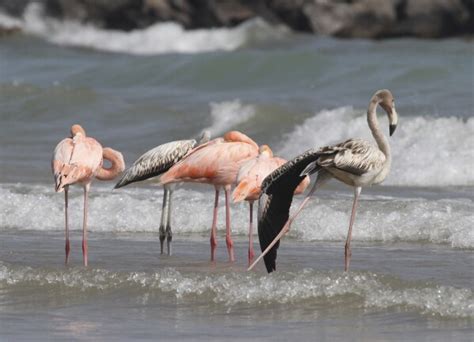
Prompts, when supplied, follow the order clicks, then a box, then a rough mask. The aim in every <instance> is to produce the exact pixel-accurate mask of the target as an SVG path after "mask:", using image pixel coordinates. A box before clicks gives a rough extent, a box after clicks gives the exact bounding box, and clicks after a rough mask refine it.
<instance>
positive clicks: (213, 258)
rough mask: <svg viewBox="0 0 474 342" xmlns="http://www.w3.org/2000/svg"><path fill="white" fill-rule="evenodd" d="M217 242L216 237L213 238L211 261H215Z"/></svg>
mask: <svg viewBox="0 0 474 342" xmlns="http://www.w3.org/2000/svg"><path fill="white" fill-rule="evenodd" d="M216 248H217V241H216V238H215V237H214V236H211V261H214V260H215V256H216Z"/></svg>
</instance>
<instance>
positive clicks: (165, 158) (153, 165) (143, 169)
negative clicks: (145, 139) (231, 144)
mask: <svg viewBox="0 0 474 342" xmlns="http://www.w3.org/2000/svg"><path fill="white" fill-rule="evenodd" d="M209 138H210V133H209V132H208V131H204V132H203V133H202V135H201V137H200V138H199V141H197V140H195V139H188V140H177V141H171V142H167V143H165V144H162V145H159V146H156V147H154V148H152V149H151V150H149V151H147V152H145V153H144V154H143V155H141V156H140V157H139V158H138V159H137V160H136V161H135V162H134V163H133V165H132V166H131V167H130V168H129V169H127V171H125V172H124V173H123V175H122V177H121V178H120V180H119V181H118V182H117V184H116V185H115V188H121V187H123V186H126V185H128V184H131V183H134V182H139V181H143V180H146V179H149V178H153V177H157V176H160V175H162V174H163V173H164V172H166V171H168V170H169V169H170V168H171V167H172V166H173V165H175V164H176V163H178V162H179V161H180V160H181V159H183V158H184V157H186V156H187V155H188V154H189V153H191V152H192V151H193V150H194V149H197V148H199V146H201V145H202V144H205V143H208V142H209ZM173 190H174V189H173V186H172V185H165V186H164V191H163V209H162V211H161V223H160V228H159V235H160V250H161V254H163V245H164V241H165V240H166V246H167V254H168V255H171V241H172V229H171V202H172V196H173Z"/></svg>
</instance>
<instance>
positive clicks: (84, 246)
mask: <svg viewBox="0 0 474 342" xmlns="http://www.w3.org/2000/svg"><path fill="white" fill-rule="evenodd" d="M89 188H90V184H86V185H85V186H84V218H83V223H82V259H83V261H84V266H87V251H88V249H87V210H88V208H87V205H88V197H89Z"/></svg>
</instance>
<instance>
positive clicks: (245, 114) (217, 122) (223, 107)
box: [206, 99, 256, 136]
mask: <svg viewBox="0 0 474 342" xmlns="http://www.w3.org/2000/svg"><path fill="white" fill-rule="evenodd" d="M209 105H210V107H211V117H212V124H211V126H209V127H207V128H206V130H209V131H210V132H211V135H212V136H218V135H220V134H223V133H225V132H226V131H227V130H229V129H231V128H233V127H235V126H237V125H238V124H240V123H243V122H245V121H247V120H249V119H250V118H252V117H253V116H254V115H255V113H256V109H255V106H253V105H245V104H242V102H241V101H240V100H239V99H235V100H233V101H224V102H211V103H210V104H209Z"/></svg>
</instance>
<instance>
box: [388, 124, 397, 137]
mask: <svg viewBox="0 0 474 342" xmlns="http://www.w3.org/2000/svg"><path fill="white" fill-rule="evenodd" d="M389 127H390V136H392V134H393V132H395V129H396V128H397V125H390V126H389Z"/></svg>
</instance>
